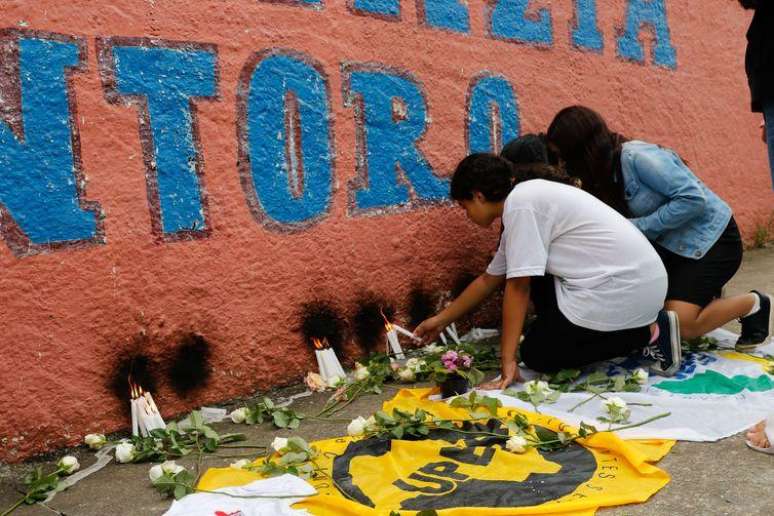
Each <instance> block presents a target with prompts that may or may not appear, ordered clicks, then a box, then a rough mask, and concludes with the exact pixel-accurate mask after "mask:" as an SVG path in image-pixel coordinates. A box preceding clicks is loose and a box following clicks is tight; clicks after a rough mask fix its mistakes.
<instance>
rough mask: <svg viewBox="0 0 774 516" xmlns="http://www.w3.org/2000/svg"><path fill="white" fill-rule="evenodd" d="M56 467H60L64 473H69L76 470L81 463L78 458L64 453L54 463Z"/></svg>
mask: <svg viewBox="0 0 774 516" xmlns="http://www.w3.org/2000/svg"><path fill="white" fill-rule="evenodd" d="M56 465H57V467H58V468H60V469H62V470H63V472H64V474H65V475H71V474H72V473H75V472H76V471H78V470H79V469H80V467H81V465H80V464H79V463H78V459H76V458H75V457H73V456H72V455H65V456H64V457H62V458H61V459H59V462H57V463H56Z"/></svg>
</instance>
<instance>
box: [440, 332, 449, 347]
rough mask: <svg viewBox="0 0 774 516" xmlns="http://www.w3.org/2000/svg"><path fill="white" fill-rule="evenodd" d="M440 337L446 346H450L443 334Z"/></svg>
mask: <svg viewBox="0 0 774 516" xmlns="http://www.w3.org/2000/svg"><path fill="white" fill-rule="evenodd" d="M438 336H439V337H441V342H443V345H444V346H446V345H447V344H448V342H446V335H444V334H443V332H441V333H440V334H439V335H438Z"/></svg>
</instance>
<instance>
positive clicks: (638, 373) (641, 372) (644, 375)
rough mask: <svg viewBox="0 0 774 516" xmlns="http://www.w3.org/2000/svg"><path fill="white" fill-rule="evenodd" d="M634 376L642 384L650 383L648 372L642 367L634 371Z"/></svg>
mask: <svg viewBox="0 0 774 516" xmlns="http://www.w3.org/2000/svg"><path fill="white" fill-rule="evenodd" d="M632 378H634V379H635V380H636V381H637V383H639V384H640V385H645V384H646V383H648V372H647V371H646V370H645V369H643V368H641V367H640V368H637V369H635V370H634V372H633V373H632Z"/></svg>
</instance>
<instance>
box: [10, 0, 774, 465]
mask: <svg viewBox="0 0 774 516" xmlns="http://www.w3.org/2000/svg"><path fill="white" fill-rule="evenodd" d="M597 3H598V4H599V5H598V6H597ZM748 19H749V13H745V12H742V11H741V10H740V9H739V8H738V6H737V4H736V2H732V1H728V0H687V1H677V0H610V1H605V2H595V1H594V0H576V1H570V0H566V1H558V0H554V1H551V0H533V1H531V2H530V1H527V0H499V1H496V2H490V3H487V2H483V1H475V2H467V3H464V2H463V3H458V2H457V1H456V0H425V1H421V0H418V1H417V2H416V3H414V2H408V1H404V2H402V4H399V3H398V1H397V0H352V1H350V2H343V1H341V2H338V1H337V2H333V1H329V2H323V0H298V1H287V2H269V1H267V2H261V1H254V0H235V1H230V2H223V1H218V0H197V1H196V2H190V1H181V0H163V1H162V0H157V1H153V0H149V1H147V2H145V1H140V0H133V1H129V0H112V1H110V2H107V1H105V2H93V1H92V2H87V1H85V0H79V1H70V2H60V1H54V0H41V1H35V2H32V1H13V0H11V1H8V0H6V1H4V2H3V5H2V11H0V27H3V28H5V29H7V30H6V31H5V32H4V33H3V34H2V44H1V45H0V50H2V54H0V59H2V62H1V65H0V116H2V118H3V120H4V122H5V123H1V124H0V229H1V230H2V234H3V237H4V242H5V244H4V245H0V270H2V273H0V316H1V318H0V324H2V331H1V332H0V352H2V356H3V359H2V361H1V362H0V384H1V385H2V395H0V414H2V415H3V417H2V418H0V440H1V441H2V442H1V443H0V459H4V460H17V459H19V458H22V457H24V456H27V455H29V454H30V453H33V452H37V451H41V450H44V449H46V448H50V447H54V446H60V445H65V444H72V443H76V442H78V441H79V440H80V438H81V436H82V435H84V434H85V433H88V432H94V431H112V430H117V429H120V428H125V427H126V425H127V419H126V403H125V399H123V398H125V394H124V393H123V391H124V389H125V388H126V384H125V381H126V379H125V376H126V374H127V371H128V369H129V368H131V367H133V368H134V370H135V374H136V376H141V377H142V379H143V381H144V382H145V383H146V386H148V387H155V392H156V396H157V399H158V400H159V402H160V404H161V406H162V409H163V411H164V412H165V413H166V414H173V413H179V412H181V411H184V410H187V409H190V408H193V407H196V406H198V405H200V404H202V403H206V402H213V401H216V400H222V399H226V398H230V397H234V396H239V395H243V394H246V393H249V392H252V391H253V390H255V389H257V388H267V387H270V386H272V385H277V384H282V383H288V382H291V381H295V380H298V379H299V378H300V377H301V375H302V374H303V373H304V372H305V371H307V370H310V369H313V368H314V367H315V365H314V362H313V355H312V353H311V351H310V350H309V348H308V345H307V343H306V342H304V338H303V336H302V334H301V331H300V328H301V323H302V322H303V321H302V316H303V315H304V314H305V313H306V314H309V313H318V312H319V310H318V312H315V307H314V306H312V307H311V308H310V307H309V306H308V305H307V304H308V303H310V302H312V301H315V300H317V301H321V302H322V303H323V304H324V305H325V306H324V308H325V307H327V308H329V309H332V313H334V314H336V315H337V316H338V317H339V323H340V326H341V327H342V328H343V330H342V332H341V333H342V337H341V340H342V342H341V347H342V351H343V354H345V355H347V356H350V357H351V356H355V355H357V354H358V353H361V352H362V351H361V350H360V349H359V347H358V345H357V344H356V343H354V342H353V340H355V339H354V337H356V336H357V332H358V331H359V330H358V329H360V331H361V333H362V329H363V328H364V327H366V328H367V326H368V325H367V324H366V323H367V319H368V315H369V314H368V313H367V310H365V309H364V306H365V307H367V306H373V305H374V302H371V303H370V304H369V303H366V302H364V300H368V299H371V298H374V297H375V298H376V301H375V303H376V304H377V305H379V304H382V305H385V306H387V305H389V306H390V307H392V308H393V309H396V310H397V312H398V317H399V318H401V319H403V320H406V319H408V318H409V314H410V313H412V312H414V313H415V312H416V310H417V299H422V296H421V295H419V294H421V289H425V290H429V291H430V292H440V291H444V290H449V289H451V288H452V286H453V285H454V284H455V283H459V281H460V279H461V278H462V277H464V274H463V273H465V272H478V271H480V270H481V269H482V267H483V266H484V265H485V263H486V261H487V257H488V255H489V252H490V251H491V249H492V247H493V246H494V240H495V239H496V234H495V233H494V230H493V231H491V232H487V231H481V230H479V229H476V228H474V227H473V226H472V225H471V224H470V223H468V222H466V221H465V220H464V216H463V214H462V213H461V211H460V210H458V209H456V208H455V207H454V206H453V205H451V204H449V203H448V202H446V201H444V196H445V192H446V191H447V188H448V184H447V177H448V174H449V173H450V171H451V169H452V167H453V166H454V165H455V163H456V162H457V161H458V160H459V159H460V158H461V157H463V156H464V155H465V153H466V152H467V151H468V150H470V149H472V150H485V149H490V148H492V146H494V148H495V149H497V148H498V147H499V146H500V144H501V141H502V140H503V139H508V138H511V137H513V136H515V135H516V134H519V133H520V132H525V131H540V130H544V129H545V127H546V125H547V123H548V122H549V121H550V119H551V117H552V115H553V114H554V113H555V112H556V111H557V110H558V109H560V108H561V107H564V106H565V105H568V104H570V103H578V102H582V103H584V104H587V105H590V106H592V107H594V108H596V109H598V110H599V111H601V112H602V113H603V114H604V115H605V116H606V117H607V118H608V119H609V120H610V122H611V125H612V126H613V127H614V128H616V129H618V130H620V131H621V132H624V133H626V134H629V135H631V136H634V137H639V138H642V139H647V140H651V141H654V142H659V143H662V144H664V145H668V146H671V147H674V148H675V149H677V150H678V151H679V152H680V153H681V154H682V155H683V156H684V157H685V158H686V159H687V160H688V161H689V162H690V163H691V165H692V166H693V167H694V168H695V170H696V171H697V173H698V174H699V175H700V176H701V177H702V178H703V179H704V180H705V181H706V182H707V183H708V184H709V185H710V187H712V188H713V189H715V190H716V191H717V192H718V193H720V194H721V195H722V196H723V197H725V198H726V199H727V200H728V201H729V202H730V203H731V204H732V206H733V208H734V210H735V211H736V214H737V217H738V220H739V221H740V225H741V226H742V228H743V230H744V231H745V232H747V233H748V234H749V232H750V231H751V229H752V227H753V225H754V224H755V222H756V221H758V220H760V219H762V218H763V217H765V216H766V215H768V213H769V210H770V209H771V207H772V200H774V195H773V194H772V192H771V188H770V185H769V183H768V181H769V179H768V173H767V171H766V163H765V152H764V149H763V147H762V144H761V143H760V142H759V140H758V129H757V125H758V117H756V116H755V115H753V114H751V113H749V112H748V94H747V90H746V83H745V78H744V73H743V52H744V32H745V30H746V25H747V23H748ZM493 142H494V143H493ZM412 300H413V301H412ZM371 301H373V299H371ZM419 304H420V305H421V304H422V303H419ZM305 306H306V308H304V307H305ZM420 308H421V307H420ZM317 309H319V306H317ZM419 311H420V312H421V310H419ZM371 315H372V314H371ZM364 321H366V323H364ZM364 324H365V326H364ZM132 359H134V361H132ZM130 364H132V365H130ZM199 380H201V381H199ZM119 394H120V396H119Z"/></svg>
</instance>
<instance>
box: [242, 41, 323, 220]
mask: <svg viewBox="0 0 774 516" xmlns="http://www.w3.org/2000/svg"><path fill="white" fill-rule="evenodd" d="M327 88H328V85H327V82H326V80H325V78H324V77H323V76H322V74H321V73H320V72H319V71H317V70H316V69H315V67H314V66H313V65H311V64H309V59H305V58H304V57H303V56H300V55H297V54H295V53H292V52H287V53H274V54H270V55H268V56H266V57H263V59H262V60H261V61H260V64H258V66H257V67H256V64H255V62H253V63H248V65H247V67H246V68H245V70H244V72H243V75H242V82H241V84H240V90H239V94H238V98H239V100H238V103H239V112H240V115H239V117H240V120H239V122H238V123H239V124H240V137H239V139H240V174H241V177H242V185H243V187H244V188H245V192H246V194H247V198H248V204H249V205H250V208H251V210H252V211H253V216H255V217H256V219H257V220H258V221H260V222H262V223H267V222H268V223H269V225H271V221H274V222H276V223H279V224H281V225H283V227H284V226H286V225H294V224H302V223H309V222H311V221H314V220H315V219H317V218H319V217H321V216H323V215H324V214H325V213H327V211H328V208H329V206H330V201H331V190H332V172H331V168H332V167H331V161H332V158H331V156H332V153H331V138H330V103H329V99H328V89H327ZM243 117H244V119H243ZM266 216H268V217H269V218H270V219H271V220H270V221H267V220H266Z"/></svg>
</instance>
